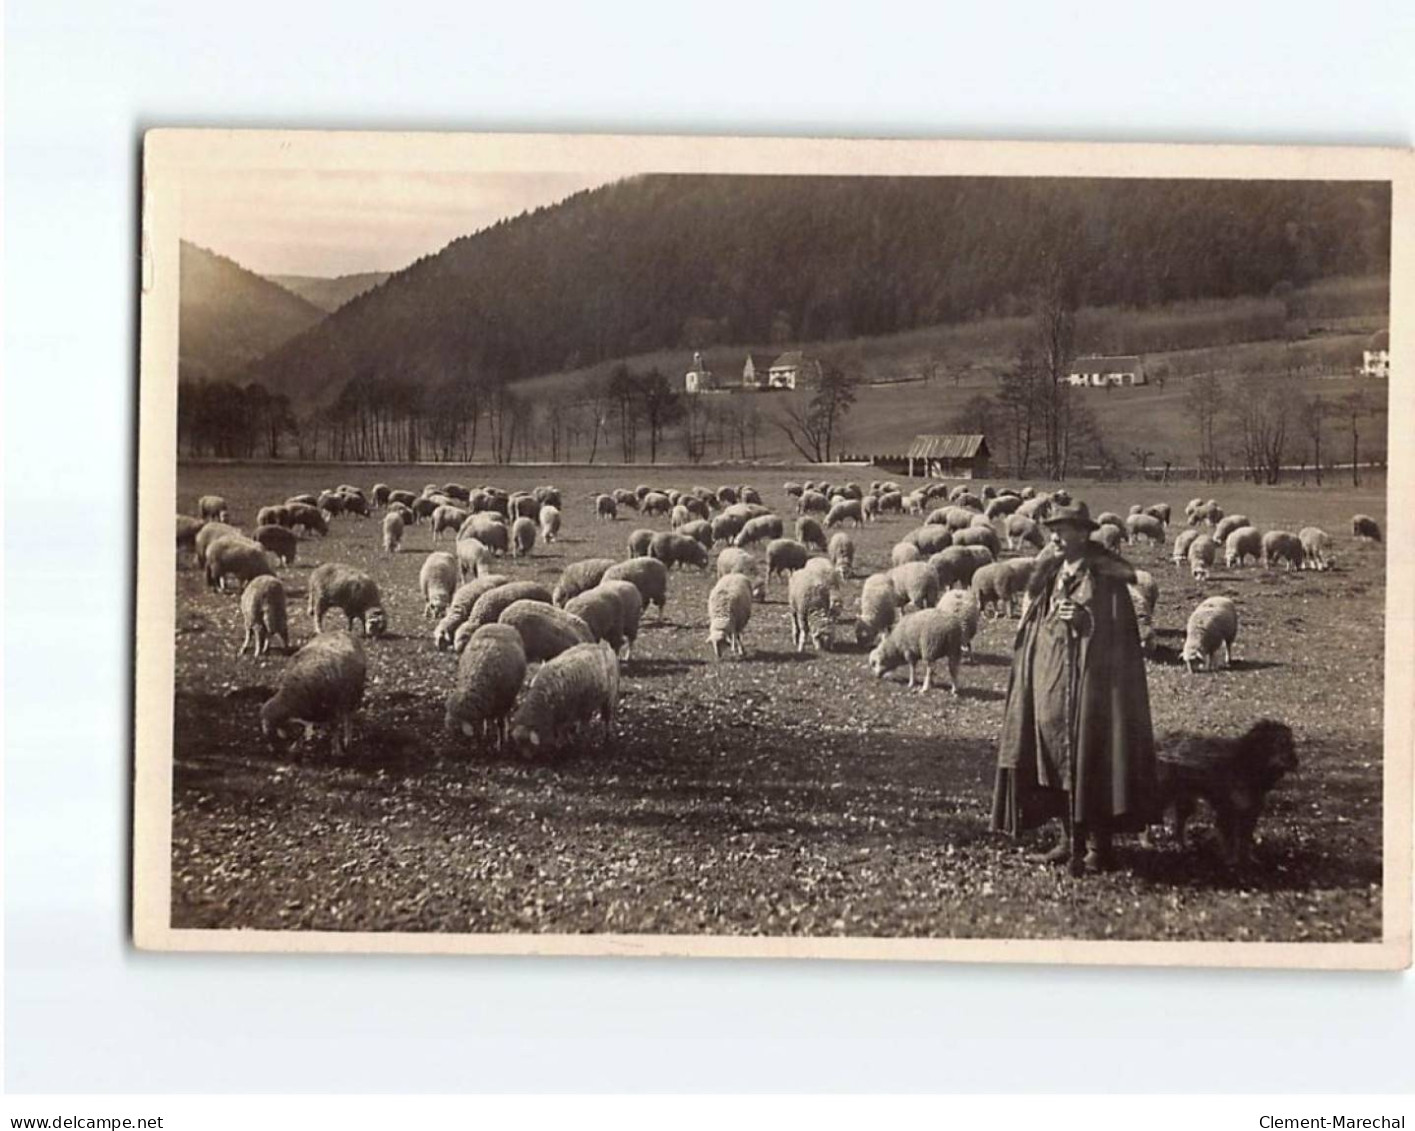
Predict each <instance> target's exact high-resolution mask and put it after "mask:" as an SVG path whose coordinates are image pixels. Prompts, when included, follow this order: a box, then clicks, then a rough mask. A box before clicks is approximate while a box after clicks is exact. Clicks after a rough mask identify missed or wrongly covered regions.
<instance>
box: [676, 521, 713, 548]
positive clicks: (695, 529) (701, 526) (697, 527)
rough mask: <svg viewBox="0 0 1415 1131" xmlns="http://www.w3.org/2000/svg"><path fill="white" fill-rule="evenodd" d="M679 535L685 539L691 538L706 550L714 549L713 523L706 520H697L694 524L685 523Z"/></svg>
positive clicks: (679, 529) (680, 528)
mask: <svg viewBox="0 0 1415 1131" xmlns="http://www.w3.org/2000/svg"><path fill="white" fill-rule="evenodd" d="M678 533H679V534H681V535H682V536H683V537H684V538H691V539H692V540H693V541H694V542H697V543H698V544H699V545H700V546H702V548H703V549H704V550H711V549H712V541H713V539H712V523H710V522H708V521H706V520H705V519H701V518H695V519H693V520H692V522H685V523H684V524H683V525H682V526H680V527H679V528H678Z"/></svg>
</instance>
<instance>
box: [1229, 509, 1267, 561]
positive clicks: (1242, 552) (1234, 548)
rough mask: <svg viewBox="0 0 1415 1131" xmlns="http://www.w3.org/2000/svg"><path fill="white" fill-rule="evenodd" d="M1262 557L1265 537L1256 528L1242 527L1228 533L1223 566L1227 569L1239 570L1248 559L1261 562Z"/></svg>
mask: <svg viewBox="0 0 1415 1131" xmlns="http://www.w3.org/2000/svg"><path fill="white" fill-rule="evenodd" d="M1224 521H1225V522H1227V521H1228V520H1227V519H1224ZM1262 556H1263V535H1262V532H1261V531H1259V530H1258V528H1257V527H1256V526H1240V527H1237V528H1236V529H1234V530H1230V531H1229V532H1228V536H1227V538H1226V539H1225V540H1224V543H1223V564H1224V566H1225V567H1226V568H1227V569H1236V568H1238V567H1239V566H1241V565H1243V564H1244V561H1245V559H1247V558H1252V559H1253V560H1254V561H1255V562H1256V561H1260V560H1262Z"/></svg>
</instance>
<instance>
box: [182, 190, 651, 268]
mask: <svg viewBox="0 0 1415 1131" xmlns="http://www.w3.org/2000/svg"><path fill="white" fill-rule="evenodd" d="M625 175H627V170H626V174H625ZM613 179H617V178H613V177H607V176H605V175H603V174H598V175H584V174H576V173H479V174H466V173H458V174H444V173H413V174H407V173H388V172H378V173H365V172H347V173H346V172H340V173H328V172H320V173H287V172H271V171H268V170H251V171H250V172H239V173H230V172H226V171H223V172H222V173H221V174H220V175H219V176H212V177H209V178H189V179H188V180H187V182H186V187H185V189H184V193H183V201H182V238H183V239H186V240H190V241H191V242H193V243H197V244H200V245H202V246H203V247H206V248H210V249H211V250H212V251H216V252H219V253H221V254H222V255H225V256H227V257H229V258H231V259H234V260H235V261H236V262H237V263H239V264H241V265H242V266H243V267H247V268H249V269H250V270H252V271H255V272H257V273H259V274H262V275H325V276H333V275H348V274H353V273H355V272H359V271H397V270H400V269H401V268H403V267H406V266H408V264H410V263H412V262H413V260H415V259H417V258H418V257H419V256H422V255H428V254H431V253H433V252H436V251H439V250H441V249H442V248H443V247H445V246H446V245H447V244H448V243H449V242H451V241H452V240H454V239H456V238H457V237H458V236H465V235H470V234H471V233H472V232H475V231H478V230H480V229H482V228H485V227H487V226H488V225H490V224H493V223H495V222H496V221H497V220H500V219H502V218H503V217H507V216H515V215H516V214H517V213H520V212H524V211H525V210H526V209H528V208H537V207H540V206H541V205H544V204H553V203H555V202H556V201H559V200H564V199H565V197H567V196H569V195H571V194H572V193H575V192H578V191H580V190H581V189H585V188H592V187H594V186H596V185H600V184H604V183H606V182H607V181H609V180H613Z"/></svg>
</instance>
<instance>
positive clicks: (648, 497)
mask: <svg viewBox="0 0 1415 1131" xmlns="http://www.w3.org/2000/svg"><path fill="white" fill-rule="evenodd" d="M672 510H673V500H672V499H671V498H670V497H669V495H668V493H667V492H665V491H649V492H647V493H645V494H644V496H643V497H642V498H640V499H639V511H640V513H642V514H647V515H653V516H655V517H659V518H661V517H663V516H664V515H666V514H668V513H670V512H671V511H672Z"/></svg>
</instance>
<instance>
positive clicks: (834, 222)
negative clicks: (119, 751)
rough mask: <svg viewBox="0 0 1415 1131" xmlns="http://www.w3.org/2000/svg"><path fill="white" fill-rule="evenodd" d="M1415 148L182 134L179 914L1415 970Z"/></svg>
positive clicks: (437, 946) (177, 480)
mask: <svg viewBox="0 0 1415 1131" xmlns="http://www.w3.org/2000/svg"><path fill="white" fill-rule="evenodd" d="M1412 174H1415V166H1412V156H1411V153H1410V152H1406V151H1399V150H1375V149H1369V150H1363V149H1335V148H1334V149H1294V148H1258V147H1230V146H1224V147H1203V146H1120V145H1071V144H1065V145H1062V144H1055V145H1053V144H1018V143H1008V144H992V143H957V142H942V141H940V142H929V141H868V140H821V139H764V138H755V139H738V138H716V137H699V138H687V137H610V136H604V137H591V136H516V135H456V134H416V133H410V134H372V133H319V132H305V133H301V132H263V131H220V130H158V131H154V132H151V133H149V134H148V135H147V136H146V139H145V142H144V159H143V218H142V225H143V230H142V263H141V289H142V351H141V369H142V372H141V392H140V428H141V435H140V437H139V448H140V470H139V478H140V482H139V500H138V521H139V532H138V534H139V537H138V579H137V581H138V593H137V623H136V632H137V648H136V656H137V672H136V720H135V734H136V741H135V748H136V765H135V830H134V877H135V891H134V937H135V941H136V943H137V944H138V945H139V946H142V947H145V948H156V949H173V950H282V951H285V950H288V951H408V952H455V953H467V954H567V955H568V954H574V955H587V954H605V955H682V956H699V955H703V956H719V957H720V956H748V957H797V958H799V957H824V958H867V959H885V960H900V959H911V960H921V959H922V960H953V961H989V962H991V961H1006V962H1051V963H1084V964H1154V965H1231V966H1284V967H1286V966H1290V967H1327V968H1351V969H1391V968H1400V967H1404V966H1406V965H1408V964H1409V961H1410V922H1411V917H1410V916H1411V763H1412V757H1411V733H1412V717H1411V716H1412V702H1413V701H1415V696H1412V693H1413V692H1415V668H1413V667H1412V663H1411V658H1410V657H1411V648H1412V644H1415V615H1413V614H1415V608H1413V606H1415V585H1412V580H1415V577H1412V569H1411V562H1412V554H1415V523H1412V521H1411V507H1412V503H1415V499H1412V490H1411V488H1412V484H1415V460H1412V457H1411V452H1410V449H1409V448H1408V447H1407V446H1405V445H1404V444H1403V442H1401V441H1400V439H1399V426H1398V422H1399V421H1400V420H1401V419H1409V413H1410V411H1411V408H1412V401H1415V393H1413V392H1412V390H1415V382H1412V374H1411V372H1410V365H1409V360H1410V358H1411V356H1412V355H1415V331H1412V319H1411V310H1412V300H1415V285H1413V284H1415V266H1413V265H1412V253H1415V240H1412V233H1413V232H1415V224H1412V209H1415V200H1412V190H1415V175H1412Z"/></svg>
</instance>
